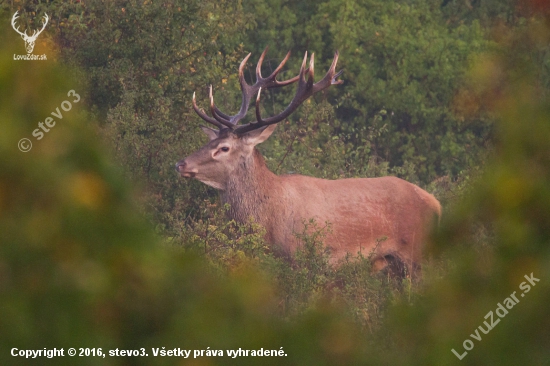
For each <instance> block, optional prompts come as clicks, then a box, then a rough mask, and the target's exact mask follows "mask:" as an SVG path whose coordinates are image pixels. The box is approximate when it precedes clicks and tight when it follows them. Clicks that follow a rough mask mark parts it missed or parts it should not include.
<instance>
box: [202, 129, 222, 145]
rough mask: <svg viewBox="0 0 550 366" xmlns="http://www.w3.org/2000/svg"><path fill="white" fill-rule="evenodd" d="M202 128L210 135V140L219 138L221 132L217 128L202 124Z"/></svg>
mask: <svg viewBox="0 0 550 366" xmlns="http://www.w3.org/2000/svg"><path fill="white" fill-rule="evenodd" d="M201 130H202V131H203V132H204V133H205V134H207V135H208V138H209V139H210V141H212V140H214V139H216V138H218V136H219V132H218V131H216V130H213V129H211V128H208V127H205V126H201Z"/></svg>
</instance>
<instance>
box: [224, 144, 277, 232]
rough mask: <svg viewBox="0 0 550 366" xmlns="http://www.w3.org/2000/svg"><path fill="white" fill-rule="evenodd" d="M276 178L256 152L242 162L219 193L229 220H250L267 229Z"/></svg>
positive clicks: (275, 191)
mask: <svg viewBox="0 0 550 366" xmlns="http://www.w3.org/2000/svg"><path fill="white" fill-rule="evenodd" d="M278 186H279V177H278V176H277V175H275V174H274V173H273V172H271V171H270V170H269V169H268V168H267V165H266V163H265V161H264V158H263V157H262V155H261V154H260V152H259V151H258V150H256V149H255V148H254V151H253V153H252V155H251V156H249V157H247V158H243V160H242V161H241V162H239V164H238V167H237V169H236V170H235V171H234V173H233V174H231V177H230V178H229V181H228V182H227V185H226V189H225V190H224V191H222V194H221V198H222V202H223V203H229V204H230V209H229V215H230V216H231V218H232V219H234V220H236V221H238V222H241V223H245V222H248V221H249V219H250V218H251V217H252V218H253V219H254V220H255V221H256V222H258V223H260V224H262V225H264V226H267V222H268V220H269V217H270V212H271V211H270V210H269V207H270V203H271V202H272V200H273V199H272V197H275V196H276V195H277V194H278V191H279V189H278Z"/></svg>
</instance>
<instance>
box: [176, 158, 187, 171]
mask: <svg viewBox="0 0 550 366" xmlns="http://www.w3.org/2000/svg"><path fill="white" fill-rule="evenodd" d="M180 167H181V170H180ZM183 169H185V160H180V161H178V162H177V163H176V171H177V172H178V173H183Z"/></svg>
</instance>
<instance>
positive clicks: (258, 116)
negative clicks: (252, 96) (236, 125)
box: [256, 88, 263, 123]
mask: <svg viewBox="0 0 550 366" xmlns="http://www.w3.org/2000/svg"><path fill="white" fill-rule="evenodd" d="M260 94H262V88H260V89H258V96H257V97H256V120H257V121H258V122H257V123H261V122H263V120H262V116H261V115H260Z"/></svg>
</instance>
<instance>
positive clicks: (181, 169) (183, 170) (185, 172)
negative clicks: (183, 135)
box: [176, 160, 197, 178]
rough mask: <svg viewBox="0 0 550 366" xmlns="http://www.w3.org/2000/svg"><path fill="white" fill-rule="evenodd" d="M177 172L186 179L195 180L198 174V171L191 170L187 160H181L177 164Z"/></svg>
mask: <svg viewBox="0 0 550 366" xmlns="http://www.w3.org/2000/svg"><path fill="white" fill-rule="evenodd" d="M176 171H177V172H178V173H180V175H181V176H182V177H185V178H193V177H195V175H196V174H197V170H196V169H189V166H188V164H187V163H186V162H185V160H180V161H178V162H177V163H176Z"/></svg>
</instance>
